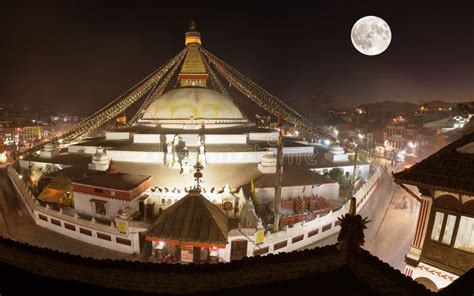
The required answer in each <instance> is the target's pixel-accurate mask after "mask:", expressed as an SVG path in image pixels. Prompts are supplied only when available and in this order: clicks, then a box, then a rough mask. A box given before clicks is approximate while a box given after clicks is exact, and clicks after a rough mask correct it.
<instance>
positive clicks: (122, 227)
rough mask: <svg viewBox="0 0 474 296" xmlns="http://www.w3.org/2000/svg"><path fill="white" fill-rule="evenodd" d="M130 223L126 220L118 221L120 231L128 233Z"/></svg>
mask: <svg viewBox="0 0 474 296" xmlns="http://www.w3.org/2000/svg"><path fill="white" fill-rule="evenodd" d="M127 226H128V223H127V222H125V221H118V224H117V227H118V230H119V231H120V233H127Z"/></svg>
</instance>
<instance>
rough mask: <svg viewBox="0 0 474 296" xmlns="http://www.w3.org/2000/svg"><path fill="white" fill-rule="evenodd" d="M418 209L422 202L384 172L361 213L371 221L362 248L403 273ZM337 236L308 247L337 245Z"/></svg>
mask: <svg viewBox="0 0 474 296" xmlns="http://www.w3.org/2000/svg"><path fill="white" fill-rule="evenodd" d="M404 197H406V198H405V200H404ZM418 209H419V203H418V202H417V201H416V200H415V199H413V198H412V197H410V196H409V195H408V193H406V192H405V191H404V190H403V189H402V188H401V187H400V186H398V185H397V184H395V183H394V182H393V181H392V177H391V175H390V173H386V174H384V176H383V177H382V179H381V181H380V183H379V185H378V187H377V188H376V190H375V191H374V193H373V194H372V196H371V197H370V199H369V200H368V201H367V203H366V204H365V205H364V207H363V208H362V209H361V211H360V213H359V214H360V215H361V216H362V217H368V218H369V220H371V222H370V223H369V224H368V225H367V229H366V230H365V232H364V233H365V244H364V246H363V248H364V249H366V250H368V251H369V252H371V253H372V254H373V255H375V256H377V257H379V258H380V259H381V260H383V261H385V262H387V263H389V264H390V265H391V266H392V267H394V268H396V269H398V270H400V271H402V272H403V269H404V267H405V255H406V253H407V252H408V249H409V247H410V244H411V241H412V238H413V236H414V234H415V228H416V220H417V217H418ZM337 235H338V234H334V235H332V236H330V237H328V238H326V239H324V240H321V241H319V242H317V243H315V244H312V245H310V246H308V247H306V248H308V249H310V248H314V247H322V246H325V245H329V244H335V243H336V242H337Z"/></svg>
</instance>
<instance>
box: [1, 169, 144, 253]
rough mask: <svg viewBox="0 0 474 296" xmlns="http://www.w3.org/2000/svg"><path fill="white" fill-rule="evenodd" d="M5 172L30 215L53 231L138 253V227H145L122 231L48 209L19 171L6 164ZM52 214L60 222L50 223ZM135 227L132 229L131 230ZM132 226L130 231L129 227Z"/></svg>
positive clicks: (95, 243)
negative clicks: (69, 226) (87, 232)
mask: <svg viewBox="0 0 474 296" xmlns="http://www.w3.org/2000/svg"><path fill="white" fill-rule="evenodd" d="M7 170H8V176H9V178H10V180H11V181H12V184H13V186H14V187H15V189H16V191H17V192H18V195H19V197H20V200H21V201H22V202H23V204H24V205H25V207H26V208H27V209H28V213H29V214H30V215H31V218H32V219H33V220H34V221H35V223H36V224H37V225H39V226H41V227H44V228H47V229H50V230H52V231H54V232H57V233H60V234H62V235H66V236H68V237H71V238H75V239H77V240H80V241H83V242H86V243H90V244H93V245H96V246H100V247H104V248H107V249H111V250H114V251H118V252H123V253H128V254H138V253H140V242H139V235H138V233H139V232H140V231H144V230H145V229H139V228H137V229H134V228H129V233H128V234H122V233H120V232H119V231H118V229H117V228H116V227H115V226H110V225H104V224H100V223H93V222H91V221H89V220H85V219H83V218H80V217H74V216H71V215H68V214H66V213H61V212H58V211H55V210H52V209H47V208H44V207H42V206H41V205H40V204H39V203H37V200H36V198H35V197H34V195H33V194H32V193H31V191H30V190H29V189H28V186H27V185H26V184H25V182H23V180H22V179H21V178H20V176H19V175H18V173H17V172H16V171H15V169H13V167H11V166H9V167H8V169H7ZM40 215H43V216H46V218H47V219H46V220H47V221H44V220H43V219H40ZM51 218H54V219H56V220H59V221H60V225H59V226H58V225H55V224H52V223H51ZM64 223H69V224H72V225H74V226H75V227H76V230H75V231H73V230H69V229H66V228H65V226H64V225H65V224H64ZM80 228H84V229H88V230H90V231H91V232H92V236H88V235H85V234H82V233H80V232H79V229H80ZM133 229H134V230H133ZM132 230H133V231H132ZM97 232H100V233H104V234H107V235H110V236H111V240H110V241H106V240H103V239H100V238H98V237H97ZM117 238H124V239H129V240H130V241H131V246H128V245H124V244H121V243H119V242H117Z"/></svg>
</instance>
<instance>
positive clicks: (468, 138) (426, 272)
mask: <svg viewBox="0 0 474 296" xmlns="http://www.w3.org/2000/svg"><path fill="white" fill-rule="evenodd" d="M395 182H397V183H398V184H400V185H401V186H402V187H403V188H404V189H405V190H406V191H407V192H409V193H410V194H411V195H412V196H413V197H414V198H416V199H417V200H418V201H419V202H420V203H421V207H420V212H419V216H418V222H417V227H416V232H415V237H414V238H413V242H412V244H411V247H410V250H409V252H408V254H407V256H406V263H407V265H406V269H405V274H406V275H408V276H411V277H413V278H414V279H415V280H417V281H418V282H420V283H423V284H425V285H426V286H427V287H429V288H430V289H432V290H438V289H441V288H443V287H445V286H447V285H449V284H450V283H451V282H453V281H454V280H455V279H457V278H458V277H459V276H460V275H462V274H463V273H465V272H467V271H468V270H470V269H471V268H472V267H473V266H474V132H471V133H470V134H467V135H465V136H464V137H463V138H461V139H459V140H457V141H455V142H453V143H452V144H450V145H448V146H446V147H445V148H443V149H441V150H439V151H438V152H437V153H435V154H433V155H431V156H430V157H428V158H426V159H425V160H423V161H421V162H419V163H418V164H416V165H414V166H412V167H411V168H409V169H406V170H404V171H402V172H400V173H397V174H395ZM416 191H419V193H418V194H417V193H416Z"/></svg>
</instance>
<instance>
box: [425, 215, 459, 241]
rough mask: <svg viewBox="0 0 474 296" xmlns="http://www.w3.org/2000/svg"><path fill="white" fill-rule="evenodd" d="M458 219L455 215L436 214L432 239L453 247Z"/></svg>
mask: <svg viewBox="0 0 474 296" xmlns="http://www.w3.org/2000/svg"><path fill="white" fill-rule="evenodd" d="M456 219H457V217H456V216H455V215H450V214H446V213H443V212H438V211H437V212H436V215H435V219H434V223H433V229H432V230H431V239H432V240H434V241H437V242H441V243H443V244H446V245H451V241H452V238H453V232H454V227H455V225H456Z"/></svg>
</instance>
